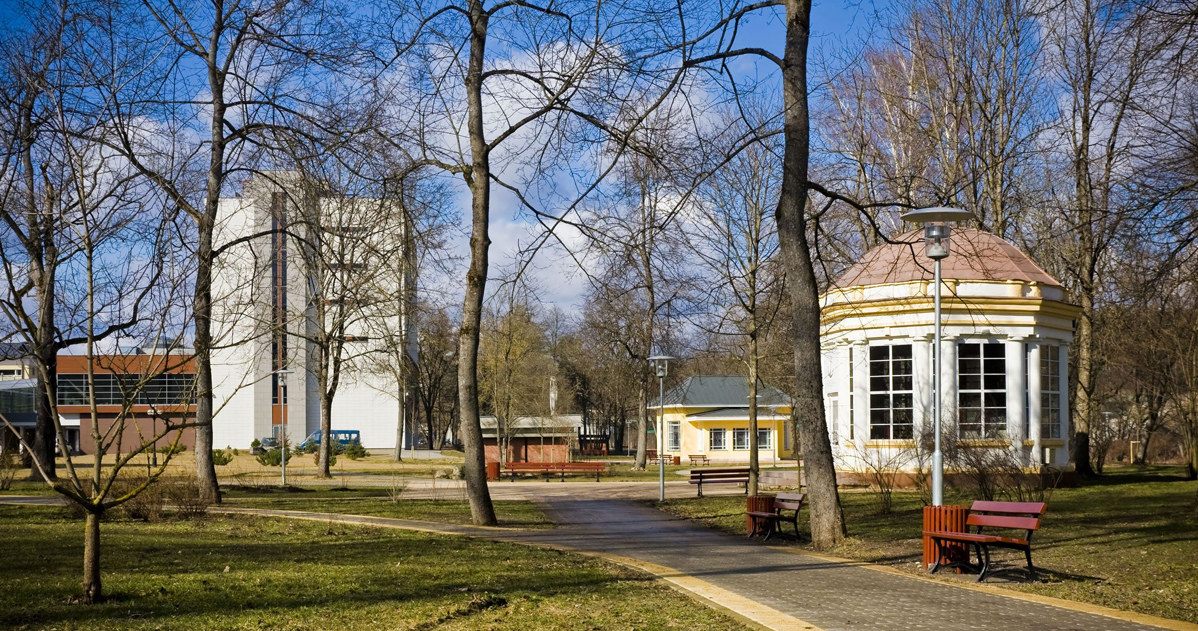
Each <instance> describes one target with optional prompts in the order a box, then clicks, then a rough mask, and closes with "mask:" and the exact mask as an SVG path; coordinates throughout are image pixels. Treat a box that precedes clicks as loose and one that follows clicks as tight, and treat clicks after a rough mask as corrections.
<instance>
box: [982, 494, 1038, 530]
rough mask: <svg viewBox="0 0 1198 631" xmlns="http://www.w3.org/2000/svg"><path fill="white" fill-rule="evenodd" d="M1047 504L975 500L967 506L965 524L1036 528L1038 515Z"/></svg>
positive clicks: (1020, 528)
mask: <svg viewBox="0 0 1198 631" xmlns="http://www.w3.org/2000/svg"><path fill="white" fill-rule="evenodd" d="M1047 506H1048V505H1047V504H1045V503H1044V502H988V501H980V500H979V501H977V502H974V503H973V505H972V506H970V507H969V517H968V518H966V521H965V523H966V525H969V526H976V527H978V528H982V527H986V528H1014V529H1018V530H1027V531H1032V530H1037V529H1039V528H1040V516H1041V515H1043V514H1044V509H1045V508H1046V507H1047Z"/></svg>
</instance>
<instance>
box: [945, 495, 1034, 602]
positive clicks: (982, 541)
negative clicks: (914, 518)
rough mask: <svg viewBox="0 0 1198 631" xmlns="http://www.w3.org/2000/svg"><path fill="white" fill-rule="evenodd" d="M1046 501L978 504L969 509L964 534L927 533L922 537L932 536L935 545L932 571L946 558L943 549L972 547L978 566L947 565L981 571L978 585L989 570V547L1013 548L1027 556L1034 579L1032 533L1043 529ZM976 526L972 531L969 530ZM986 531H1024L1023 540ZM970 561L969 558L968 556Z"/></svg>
mask: <svg viewBox="0 0 1198 631" xmlns="http://www.w3.org/2000/svg"><path fill="white" fill-rule="evenodd" d="M1046 506H1047V505H1046V504H1045V503H1044V502H987V501H981V500H979V501H976V502H974V503H973V505H972V506H970V507H969V516H968V517H966V519H965V532H954V531H950V530H925V531H923V535H924V536H925V537H929V538H930V539H931V540H932V541H933V543H934V544H935V545H936V562H935V563H933V564H932V569H931V570H930V572H935V571H936V570H938V569H940V565H941V559H943V558H944V555H945V549H944V546H945V545H947V544H949V543H962V544H965V545H966V546H972V547H973V549H974V550H976V551H977V555H978V564H977V565H976V566H975V565H972V564H970V563H968V562H966V563H959V564H958V563H950V564H947V565H962V566H965V567H969V568H977V569H978V582H981V581H982V579H984V578H985V577H986V573H987V572H989V571H990V548H991V547H996V548H1010V549H1012V550H1023V553H1024V555H1026V556H1027V569H1028V571H1029V572H1031V574H1032V576H1033V577H1035V575H1036V568H1035V567H1033V566H1032V541H1031V540H1032V533H1033V532H1035V531H1036V530H1038V529H1039V528H1040V516H1041V515H1043V514H1044V508H1045V507H1046ZM970 527H973V528H974V530H973V531H972V532H971V531H969V528H970ZM983 528H1003V529H1006V530H1023V531H1025V534H1024V536H1023V537H1017V536H1000V535H996V534H991V533H983V532H982V529H983ZM966 558H967V559H968V556H967V557H966Z"/></svg>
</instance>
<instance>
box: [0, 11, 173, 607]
mask: <svg viewBox="0 0 1198 631" xmlns="http://www.w3.org/2000/svg"><path fill="white" fill-rule="evenodd" d="M59 17H60V18H61V17H63V16H62V15H60V16H59ZM82 17H84V16H75V15H71V16H69V18H68V20H66V21H63V22H57V23H55V24H57V25H58V30H53V31H49V33H51V34H53V36H54V38H63V36H64V35H68V36H72V37H73V36H77V35H78V32H77V31H75V29H76V28H79V27H80V26H81V25H80V24H79V23H74V22H73V20H74V19H77V18H82ZM84 24H86V21H85V22H84ZM43 33H45V31H43ZM54 38H51V39H54ZM67 41H70V38H67V39H58V42H59V43H64V42H67ZM59 61H61V59H60V60H59ZM75 61H78V60H75ZM43 70H48V68H43ZM72 70H73V68H72ZM32 76H35V77H37V81H38V85H37V88H36V89H37V91H38V97H37V99H35V100H37V101H39V102H40V105H41V107H39V108H38V111H39V113H38V114H37V118H38V119H39V121H40V124H39V126H38V127H39V128H38V131H37V133H36V135H33V136H31V135H26V134H18V136H17V138H18V142H17V143H16V144H15V145H12V146H14V147H16V148H17V151H16V156H17V158H18V161H17V164H18V165H21V164H22V163H23V166H24V167H28V166H30V164H31V162H32V161H33V159H34V156H37V161H38V166H39V171H40V176H41V177H40V178H38V179H32V178H28V177H20V174H21V171H20V168H17V169H14V173H13V175H14V176H15V177H13V178H5V179H6V181H8V182H11V183H13V184H14V186H16V187H18V188H16V189H9V190H7V191H5V194H6V198H7V199H6V200H5V202H6V203H5V207H4V212H3V222H4V223H3V228H2V231H3V234H2V236H0V243H2V244H3V250H2V251H0V255H2V256H0V261H2V263H3V273H4V281H5V282H4V286H5V292H4V294H3V297H0V312H2V313H3V315H4V317H5V319H6V320H8V321H9V322H13V323H15V325H16V326H15V331H14V337H15V339H17V340H20V341H21V342H23V343H24V344H27V345H29V346H34V347H36V346H37V345H38V344H39V343H41V340H50V341H51V346H52V348H53V351H54V352H55V353H57V351H58V350H59V349H61V348H62V347H64V346H65V345H66V344H74V343H76V342H77V343H78V344H80V345H82V346H83V350H84V355H83V358H82V359H83V365H84V373H83V375H79V376H77V377H82V380H79V379H75V380H74V381H73V382H72V383H71V384H66V383H64V382H63V381H60V380H58V379H57V375H56V371H57V364H56V363H54V362H46V361H35V362H34V364H35V370H36V372H37V376H38V386H37V387H38V393H37V396H38V398H39V399H41V400H43V401H44V402H45V405H47V406H48V407H49V410H48V412H49V415H50V418H51V419H52V426H51V436H52V437H53V438H56V439H57V442H58V445H59V446H60V448H61V450H62V454H63V455H62V460H63V464H64V465H65V475H63V476H61V477H58V479H54V476H52V475H51V472H52V471H53V469H54V468H55V466H56V461H55V456H54V453H53V450H52V451H51V452H50V453H49V454H48V455H47V454H45V453H43V452H42V450H40V449H33V445H30V444H28V443H25V442H24V441H22V442H23V443H24V446H25V447H26V448H27V449H28V450H29V452H30V456H31V459H32V463H33V466H34V468H35V469H36V470H37V471H38V472H39V473H40V475H41V477H42V479H44V480H46V482H47V483H48V484H49V485H50V487H51V488H52V489H54V490H55V491H57V492H58V493H60V494H62V495H63V496H64V497H65V498H67V499H68V500H70V501H71V502H73V503H74V504H75V505H77V506H79V507H80V508H82V509H83V512H84V513H85V528H84V547H83V596H82V599H83V601H84V602H87V603H93V602H97V601H99V600H101V599H102V598H103V590H102V583H101V575H100V523H101V521H100V520H101V517H102V516H103V515H104V514H105V512H107V511H108V510H110V509H112V508H113V507H115V506H118V505H120V504H122V503H124V502H126V501H129V500H130V499H132V498H134V497H136V496H137V495H138V494H140V493H141V492H143V491H144V490H145V489H146V488H147V487H148V486H149V485H150V484H152V483H154V482H155V481H156V480H157V479H158V478H159V477H160V476H161V475H162V474H163V472H164V471H165V469H166V467H167V466H168V464H169V462H170V455H171V454H173V453H174V449H171V450H169V453H168V454H167V455H166V456H165V457H164V458H163V459H162V460H161V461H160V464H159V465H158V466H157V467H154V466H151V467H150V468H149V469H148V470H146V471H145V473H144V477H140V476H141V473H140V472H141V471H143V469H142V468H141V466H140V462H139V463H138V467H137V471H138V474H137V479H136V480H135V482H134V483H133V484H132V485H130V486H128V487H127V488H118V486H117V485H116V482H117V480H118V477H120V476H122V475H126V474H127V469H128V468H129V465H130V464H131V463H132V462H133V461H134V459H136V458H137V457H138V456H139V455H140V454H143V453H145V452H147V451H150V450H153V449H155V448H156V447H157V445H158V443H159V441H161V440H163V439H168V440H169V441H170V442H171V444H172V446H176V445H178V443H179V440H180V438H181V435H182V431H183V430H184V429H187V428H189V427H191V426H192V425H193V424H192V423H191V422H190V421H189V420H188V414H187V410H188V407H189V405H190V401H191V398H192V397H191V394H192V391H193V388H192V384H191V383H190V380H186V379H184V380H183V381H185V382H186V383H179V380H177V379H173V377H174V375H171V374H170V373H178V372H183V371H184V370H185V369H186V364H187V360H188V358H187V357H186V356H181V355H178V354H175V353H174V351H175V350H177V348H176V347H175V346H174V345H173V344H168V345H165V346H164V347H162V348H161V350H160V351H159V352H156V353H155V354H153V355H142V356H137V357H134V358H129V357H122V356H119V355H118V356H113V355H111V354H106V353H104V352H103V350H102V348H101V345H102V344H104V343H111V342H112V341H113V340H114V338H116V337H117V336H118V335H121V336H125V337H126V338H133V337H142V338H143V339H146V338H148V339H175V340H179V339H181V336H180V333H181V332H182V330H183V329H185V328H186V327H187V325H188V322H187V321H186V319H185V318H182V317H180V313H181V312H182V311H183V305H182V300H181V298H182V296H183V295H184V294H185V291H184V288H185V287H186V277H187V273H188V272H189V271H190V269H189V267H188V266H187V265H186V264H185V263H184V262H183V261H182V260H181V257H178V255H177V253H176V252H175V251H174V244H173V236H174V234H175V231H176V229H177V226H176V225H175V220H176V214H175V213H174V212H173V211H172V210H171V209H170V207H169V206H168V205H165V204H163V203H162V199H161V198H160V197H157V196H154V195H152V194H147V192H146V191H145V190H144V189H141V188H138V187H137V186H136V185H135V184H136V183H137V181H136V180H135V179H134V178H132V177H131V170H130V169H129V167H128V164H127V162H125V161H123V160H121V159H119V158H118V157H116V156H113V155H112V154H111V153H108V152H106V151H104V148H103V147H104V143H102V142H100V143H96V142H93V141H92V139H94V138H96V137H104V136H106V135H108V134H112V133H113V131H112V129H111V128H110V127H109V126H108V121H106V120H105V119H104V118H103V117H102V116H97V115H96V112H95V111H90V110H84V109H82V108H80V107H79V104H80V103H81V102H86V100H84V99H80V98H79V96H80V94H79V93H78V92H75V90H87V87H86V86H81V85H80V83H78V82H77V81H76V79H77V77H76V76H75V75H73V74H69V73H67V72H66V68H64V67H63V66H58V67H57V68H56V69H55V71H54V72H44V71H43V72H38V73H35V74H34V75H32ZM19 102H27V101H25V99H22V100H21V101H19ZM21 111H22V110H20V109H18V112H21ZM31 111H32V110H31V109H29V108H26V109H25V110H24V114H23V115H21V116H18V117H17V118H16V121H17V123H18V129H22V130H25V129H29V128H28V124H29V122H30V121H31V117H30V112H31ZM39 179H40V182H39V181H38V180H39ZM31 183H32V184H35V185H36V186H37V188H36V189H34V190H21V189H20V188H19V186H21V184H24V185H29V184H31ZM9 195H11V196H12V197H7V196H9ZM26 195H28V196H32V197H33V198H34V199H35V200H36V204H35V205H34V206H32V207H31V209H32V210H33V211H35V212H36V215H34V216H30V215H23V210H24V209H25V208H28V206H25V205H24V204H20V205H17V206H16V207H15V208H14V207H13V206H9V204H8V200H9V199H12V200H13V201H16V200H20V199H22V197H23V196H26ZM18 209H21V210H18ZM51 227H52V228H53V230H54V232H53V234H51V235H45V234H42V235H40V236H37V237H36V239H34V240H41V241H40V243H41V244H42V246H43V247H44V246H45V245H46V244H49V246H50V247H49V248H45V249H41V250H38V251H37V252H36V253H37V254H39V255H41V256H43V257H44V258H41V259H40V260H41V261H43V262H48V263H49V264H50V265H49V266H48V267H38V266H30V265H27V262H28V259H26V258H25V257H26V256H28V254H29V252H28V246H27V244H29V243H30V242H31V239H30V237H31V234H33V233H34V232H36V231H39V230H45V229H48V228H51ZM14 244H15V245H17V246H18V248H17V249H16V250H13V249H10V246H12V245H14ZM47 282H48V283H49V284H48V285H47V284H46V283H47ZM48 296H53V297H54V298H53V301H54V302H53V303H51V301H50V300H48V299H47V297H48ZM43 305H44V306H45V308H43ZM55 307H56V308H55ZM47 310H49V311H50V313H52V314H53V317H52V318H51V319H49V320H48V321H45V322H43V321H41V320H40V319H39V318H40V317H41V316H40V313H41V312H44V311H47ZM175 344H177V342H176V343H175ZM68 404H73V405H77V406H82V407H84V408H85V409H86V412H85V413H83V414H81V416H82V417H83V419H84V423H82V424H81V427H80V430H81V431H82V430H85V429H86V430H89V432H90V433H89V436H88V438H90V448H91V449H92V453H91V454H88V455H85V456H79V455H76V454H75V453H74V451H73V450H72V444H71V442H70V441H68V439H67V434H66V430H65V429H64V423H63V420H62V419H63V418H64V414H61V413H60V406H63V405H68ZM146 404H151V405H161V406H162V409H163V411H165V412H177V413H178V418H177V419H175V420H171V419H170V418H169V416H170V415H167V420H166V421H165V422H164V423H163V424H162V425H161V426H158V425H157V424H155V426H153V427H152V428H150V429H149V430H148V431H147V430H146V429H145V428H144V427H143V426H140V425H137V424H136V423H135V421H134V417H135V410H134V406H135V405H140V406H145V405H146ZM0 422H3V424H4V426H5V429H6V430H7V431H12V432H14V433H15V432H16V429H15V428H14V427H13V426H12V425H11V424H10V423H9V421H8V419H3V418H0ZM85 444H86V443H85ZM51 446H52V447H53V440H52V441H51Z"/></svg>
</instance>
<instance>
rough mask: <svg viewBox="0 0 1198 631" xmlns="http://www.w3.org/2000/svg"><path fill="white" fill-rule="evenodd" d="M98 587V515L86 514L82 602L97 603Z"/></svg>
mask: <svg viewBox="0 0 1198 631" xmlns="http://www.w3.org/2000/svg"><path fill="white" fill-rule="evenodd" d="M103 597H104V592H103V590H102V589H101V586H100V514H99V513H93V512H88V513H87V519H86V521H85V522H84V527H83V602H85V603H87V604H89V605H90V604H92V603H98V602H100V599H102V598H103Z"/></svg>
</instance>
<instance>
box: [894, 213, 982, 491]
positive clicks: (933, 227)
mask: <svg viewBox="0 0 1198 631" xmlns="http://www.w3.org/2000/svg"><path fill="white" fill-rule="evenodd" d="M972 218H973V214H972V213H970V212H969V211H967V210H961V209H960V208H945V207H936V208H923V209H920V210H913V211H911V212H908V213H905V214H903V216H902V219H903V221H910V222H911V223H916V224H923V226H924V228H923V235H924V253H925V254H927V257H928V258H930V259H932V260H933V261H935V273H934V275H935V279H934V280H933V283H934V284H935V286H936V294H935V296H936V297H935V304H936V306H935V312H936V314H935V319H936V325H935V327H936V332H935V335H934V336H933V337H934V340H933V342H932V371H933V375H932V415H933V419H932V422H933V428H934V429H933V431H934V432H935V449H934V450H933V451H932V506H940V505H942V504H943V503H944V454H943V453H941V451H940V414H941V410H940V406H941V398H942V397H941V392H942V390H941V386H940V378H941V377H940V372H941V371H940V261H942V260H944V259H946V258H948V254H949V234H950V232H951V231H950V229H949V227H948V225H947V223H948V222H950V221H965V220H967V219H972Z"/></svg>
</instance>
